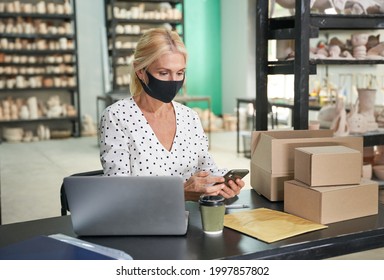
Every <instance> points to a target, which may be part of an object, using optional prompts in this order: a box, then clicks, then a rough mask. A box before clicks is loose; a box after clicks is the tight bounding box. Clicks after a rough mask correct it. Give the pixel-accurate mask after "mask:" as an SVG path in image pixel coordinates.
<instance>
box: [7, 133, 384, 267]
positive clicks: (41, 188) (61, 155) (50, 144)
mask: <svg viewBox="0 0 384 280" xmlns="http://www.w3.org/2000/svg"><path fill="white" fill-rule="evenodd" d="M211 154H212V156H213V157H214V159H215V161H216V163H217V164H218V165H219V166H221V167H227V168H229V169H231V168H248V169H249V168H250V160H249V159H247V158H245V157H243V156H241V155H237V153H236V133H235V132H213V133H211ZM97 169H101V165H100V161H99V148H98V145H97V138H96V137H81V138H70V139H63V140H50V141H41V142H34V143H5V142H3V143H2V144H0V188H1V191H0V195H1V214H2V223H3V224H9V223H16V222H23V221H28V220H35V219H41V218H47V217H55V216H59V215H60V199H59V190H60V186H61V183H62V180H63V178H64V177H65V176H68V175H71V174H74V173H78V172H84V171H89V170H97ZM244 180H245V182H246V186H247V188H250V182H249V180H250V176H247V177H245V179H244ZM332 259H360V260H361V259H371V260H373V259H376V260H384V248H379V249H376V250H370V251H365V252H359V253H356V254H350V255H345V256H340V257H336V258H332Z"/></svg>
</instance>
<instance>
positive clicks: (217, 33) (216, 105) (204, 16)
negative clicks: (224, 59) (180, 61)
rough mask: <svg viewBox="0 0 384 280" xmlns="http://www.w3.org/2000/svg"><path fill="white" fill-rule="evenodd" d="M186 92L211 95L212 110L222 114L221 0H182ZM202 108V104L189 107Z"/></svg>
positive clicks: (203, 105)
mask: <svg viewBox="0 0 384 280" xmlns="http://www.w3.org/2000/svg"><path fill="white" fill-rule="evenodd" d="M184 16H185V17H184V23H185V43H186V46H187V49H188V54H189V59H188V65H187V80H186V86H187V93H188V95H190V96H210V97H211V101H212V110H213V112H214V113H215V114H216V115H217V114H221V111H222V102H221V99H222V98H221V18H220V0H184ZM188 105H189V106H191V107H192V106H197V107H201V108H204V107H206V106H205V104H204V103H200V102H199V103H196V104H188Z"/></svg>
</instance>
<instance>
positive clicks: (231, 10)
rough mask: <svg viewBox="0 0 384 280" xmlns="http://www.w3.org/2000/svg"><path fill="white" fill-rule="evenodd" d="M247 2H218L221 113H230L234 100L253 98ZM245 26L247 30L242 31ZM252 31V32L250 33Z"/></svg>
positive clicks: (246, 0)
mask: <svg viewBox="0 0 384 280" xmlns="http://www.w3.org/2000/svg"><path fill="white" fill-rule="evenodd" d="M248 1H253V2H256V0H237V1H234V0H222V1H221V28H222V29H221V38H222V39H221V43H222V104H223V107H222V108H223V113H233V112H234V109H235V107H236V98H245V97H251V98H252V97H254V96H255V90H254V87H255V85H254V81H255V76H254V71H255V65H254V61H253V62H252V61H251V60H252V59H254V57H253V58H252V57H251V56H250V55H249V53H251V54H252V53H254V52H255V50H254V49H253V50H252V49H251V48H250V47H249V40H250V39H249V32H251V31H250V30H252V27H249V25H248ZM245 26H248V28H244V27H245ZM253 30H254V29H253Z"/></svg>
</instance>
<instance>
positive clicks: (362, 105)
mask: <svg viewBox="0 0 384 280" xmlns="http://www.w3.org/2000/svg"><path fill="white" fill-rule="evenodd" d="M357 92H358V97H359V113H360V114H362V115H363V116H364V118H365V119H366V121H367V129H366V130H367V131H373V130H376V129H377V128H378V124H377V123H376V118H375V100H376V90H375V89H368V88H364V89H362V88H360V89H357Z"/></svg>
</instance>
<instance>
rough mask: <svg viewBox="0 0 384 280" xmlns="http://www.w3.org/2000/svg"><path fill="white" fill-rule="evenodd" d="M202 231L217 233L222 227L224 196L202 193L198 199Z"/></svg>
mask: <svg viewBox="0 0 384 280" xmlns="http://www.w3.org/2000/svg"><path fill="white" fill-rule="evenodd" d="M199 205H200V214H201V222H202V225H203V231H204V232H205V233H208V234H219V233H221V232H222V231H223V227H224V214H225V205H224V197H222V196H219V195H216V196H214V195H202V196H200V199H199Z"/></svg>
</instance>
